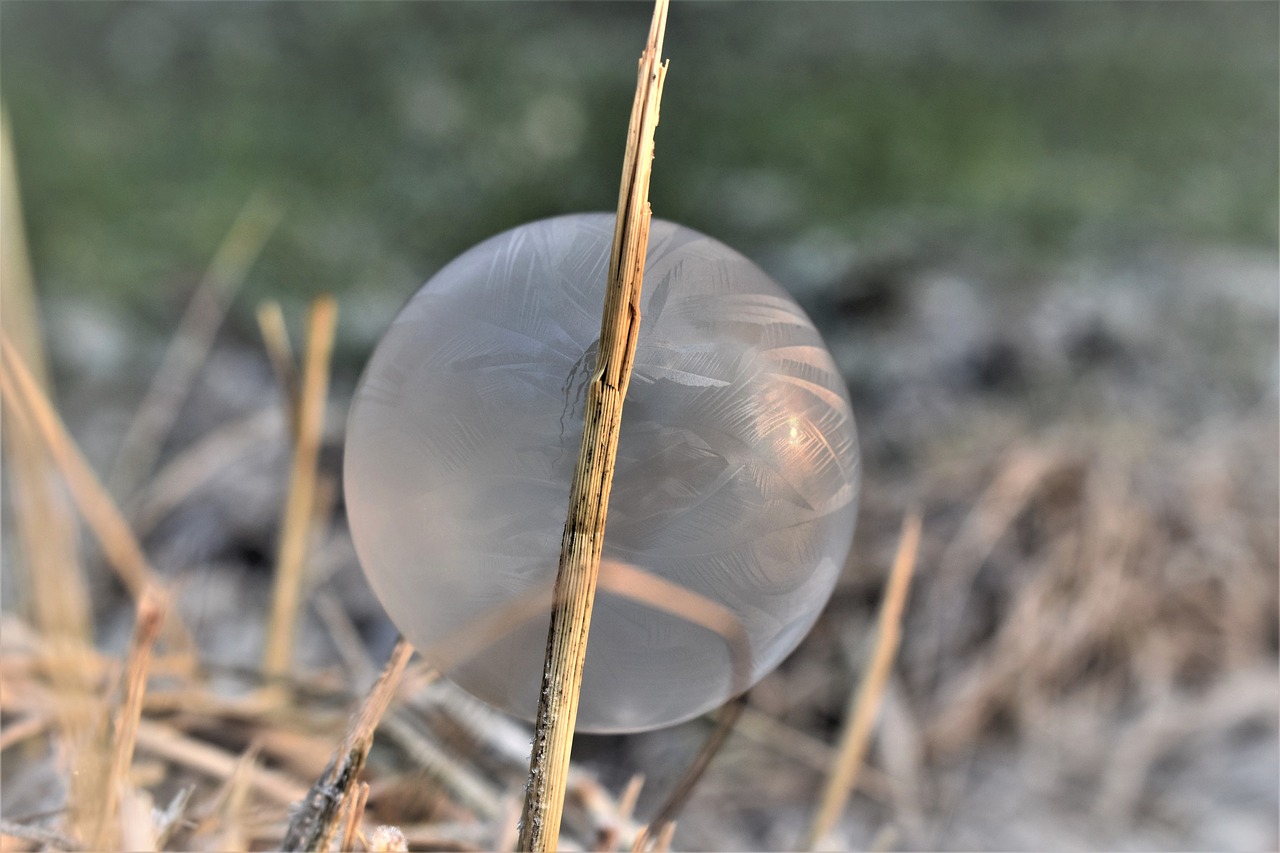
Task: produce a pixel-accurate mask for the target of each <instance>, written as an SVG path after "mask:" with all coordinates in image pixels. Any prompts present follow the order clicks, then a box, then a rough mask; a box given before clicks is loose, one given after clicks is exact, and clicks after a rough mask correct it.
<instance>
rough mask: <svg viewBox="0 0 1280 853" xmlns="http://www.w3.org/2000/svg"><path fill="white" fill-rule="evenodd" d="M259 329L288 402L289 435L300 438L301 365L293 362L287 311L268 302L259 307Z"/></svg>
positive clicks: (282, 394)
mask: <svg viewBox="0 0 1280 853" xmlns="http://www.w3.org/2000/svg"><path fill="white" fill-rule="evenodd" d="M258 329H259V331H260V332H261V333H262V344H263V347H264V348H265V349H266V351H267V359H268V360H269V361H270V362H271V371H272V372H273V373H274V374H275V375H276V382H277V384H279V386H280V395H281V396H282V397H283V398H284V402H285V411H286V412H287V413H288V417H289V435H297V434H298V405H299V404H298V398H299V397H300V396H301V393H302V392H301V388H300V387H299V384H298V365H297V363H296V362H295V361H294V360H293V345H292V344H291V343H289V327H288V326H287V325H285V322H284V311H283V309H281V308H280V303H279V302H276V301H275V300H274V299H268V300H267V301H266V302H263V303H262V304H261V305H259V306H258Z"/></svg>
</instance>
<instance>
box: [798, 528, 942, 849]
mask: <svg viewBox="0 0 1280 853" xmlns="http://www.w3.org/2000/svg"><path fill="white" fill-rule="evenodd" d="M919 548H920V516H919V515H917V514H916V513H911V514H909V515H908V516H907V517H906V519H905V520H904V521H903V523H902V538H901V539H900V540H899V541H898V553H897V556H896V557H894V560H893V569H892V570H891V571H890V573H889V587H888V589H887V590H885V595H884V601H883V602H882V603H881V604H880V625H879V628H878V631H877V637H876V645H875V648H874V649H873V650H872V652H871V660H870V661H869V662H868V664H867V670H866V672H864V673H863V675H862V680H861V681H860V682H859V683H858V688H857V690H856V691H855V692H854V693H853V695H852V696H851V697H850V701H849V711H848V714H847V716H846V717H845V728H844V732H843V734H842V735H841V736H840V748H839V752H838V754H837V757H836V763H835V765H834V766H833V767H832V768H831V775H830V776H829V777H828V778H827V785H826V788H825V789H824V790H823V792H822V799H821V801H820V802H819V805H818V809H817V811H816V812H815V813H814V817H813V823H812V825H811V826H810V827H809V832H808V834H807V835H806V836H805V838H804V841H803V842H802V843H801V846H800V849H802V850H814V849H816V848H817V846H818V844H819V843H821V842H822V840H823V839H824V838H826V837H827V834H828V833H830V832H831V829H832V827H834V826H835V824H836V821H837V820H839V819H840V814H841V813H842V812H843V811H844V807H845V803H847V802H848V801H849V795H850V794H851V793H852V792H853V786H854V785H855V784H856V783H857V781H858V771H859V770H860V769H861V767H862V759H863V757H864V756H865V755H866V752H867V743H868V742H869V741H870V739H871V727H872V724H873V723H874V722H875V719H876V713H877V711H879V710H880V697H881V696H883V695H884V687H885V683H886V682H887V681H888V678H889V671H890V669H891V668H892V667H893V658H894V656H895V655H896V654H897V651H898V642H899V640H901V638H902V611H903V608H904V606H905V605H906V602H907V589H908V588H909V586H910V584H911V573H912V572H913V571H914V570H915V565H916V552H917V551H918V550H919Z"/></svg>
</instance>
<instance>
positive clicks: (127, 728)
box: [90, 587, 166, 850]
mask: <svg viewBox="0 0 1280 853" xmlns="http://www.w3.org/2000/svg"><path fill="white" fill-rule="evenodd" d="M165 609H166V600H165V595H164V593H163V592H161V591H160V590H159V589H157V588H155V587H149V588H148V589H147V590H146V592H144V593H143V596H142V598H141V600H140V601H139V602H138V616H137V620H136V621H135V623H134V628H133V639H132V641H131V642H130V644H129V656H128V658H127V663H126V664H125V673H124V682H125V683H124V698H123V701H122V702H121V703H120V707H119V709H117V711H116V720H115V736H114V738H113V743H112V752H111V768H110V771H109V772H108V774H107V780H106V782H107V784H106V789H105V791H104V792H103V804H102V814H101V818H102V824H101V825H100V827H99V830H98V833H97V837H96V838H95V839H94V843H93V844H91V845H90V846H92V847H96V848H97V849H101V850H108V849H111V848H112V847H113V846H115V845H117V844H119V843H120V841H121V838H120V830H121V826H122V824H121V823H119V821H120V820H121V814H120V803H121V800H122V798H126V797H127V796H128V792H129V790H130V787H131V786H130V782H129V768H130V767H132V766H133V750H134V747H135V746H136V745H137V743H138V722H139V720H140V719H141V718H142V697H143V694H145V693H146V689H147V675H148V674H149V672H150V669H151V649H152V646H154V645H155V642H156V637H157V636H159V634H160V626H161V624H162V623H163V622H164V613H165Z"/></svg>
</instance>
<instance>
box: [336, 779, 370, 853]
mask: <svg viewBox="0 0 1280 853" xmlns="http://www.w3.org/2000/svg"><path fill="white" fill-rule="evenodd" d="M349 802H350V803H351V806H350V808H348V809H347V818H346V820H347V825H346V828H345V829H344V830H343V831H342V843H341V844H339V845H338V849H339V850H343V851H346V850H355V849H356V836H357V835H359V834H360V823H361V821H363V820H364V807H365V803H367V802H369V783H368V782H361V783H360V786H359V787H358V788H356V790H355V791H354V792H353V793H352V796H351V797H350V798H349Z"/></svg>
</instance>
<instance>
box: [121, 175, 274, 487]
mask: <svg viewBox="0 0 1280 853" xmlns="http://www.w3.org/2000/svg"><path fill="white" fill-rule="evenodd" d="M280 216H281V210H280V208H279V207H278V206H277V205H276V204H275V202H273V201H271V200H270V199H268V198H267V197H266V196H265V195H263V194H261V193H259V194H256V195H254V196H252V197H251V198H250V199H249V200H248V201H247V202H245V205H244V207H243V208H242V209H241V211H240V215H239V216H237V217H236V220H235V222H234V223H232V225H231V229H230V231H228V232H227V236H226V237H225V238H224V239H223V241H222V245H220V246H219V247H218V251H217V252H216V253H215V254H214V257H213V260H212V261H210V262H209V268H208V270H207V271H206V272H205V274H204V276H203V277H202V278H201V279H200V283H199V284H198V285H196V289H195V293H193V294H192V296H191V301H190V302H188V303H187V308H186V310H185V311H184V312H183V314H182V319H180V320H179V321H178V329H177V331H175V332H174V335H173V339H172V341H171V342H170V344H169V348H168V350H166V351H165V354H164V357H163V359H161V361H160V366H159V368H158V369H157V370H156V373H155V376H154V377H153V378H152V380H151V385H150V387H149V388H147V393H146V396H145V397H144V398H143V400H142V404H141V405H140V406H139V407H138V411H137V413H136V414H135V415H134V417H133V421H132V422H131V423H130V424H129V428H128V429H127V430H126V431H125V435H124V438H123V439H122V440H121V442H120V450H119V452H117V454H116V461H115V465H114V466H113V467H112V470H111V476H110V477H108V482H109V483H110V485H111V489H112V491H113V492H114V493H115V494H117V495H120V496H121V497H122V498H123V497H126V496H128V495H129V494H130V493H131V492H132V491H133V490H134V488H135V487H136V486H137V485H138V484H140V483H141V482H142V481H144V480H145V479H146V478H147V476H148V475H150V474H151V470H152V468H153V467H154V465H155V461H156V458H157V456H158V455H159V451H160V447H161V445H162V444H163V443H164V438H165V436H166V435H168V433H169V430H170V429H171V428H172V427H173V422H174V420H176V419H177V416H178V410H179V409H180V408H181V407H182V403H183V401H184V400H185V399H186V398H187V394H188V393H189V392H190V390H191V385H192V382H193V381H194V380H195V378H196V375H197V374H198V373H199V372H200V368H201V367H203V366H204V363H205V360H206V359H207V357H208V355H209V351H210V350H211V349H212V348H213V341H214V338H215V337H216V336H217V334H218V328H219V327H220V326H221V325H222V321H223V319H224V318H225V317H226V314H227V309H228V308H229V307H230V306H231V300H232V299H233V298H234V297H235V293H236V291H237V290H239V289H240V285H241V284H243V283H244V280H245V278H246V277H247V276H248V274H249V269H250V268H251V267H252V266H253V263H254V261H256V260H257V258H258V255H259V254H260V253H261V251H262V247H263V246H264V245H265V244H266V242H267V239H268V238H269V237H270V236H271V232H273V231H274V230H275V228H276V225H277V224H278V223H279V221H280Z"/></svg>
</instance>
